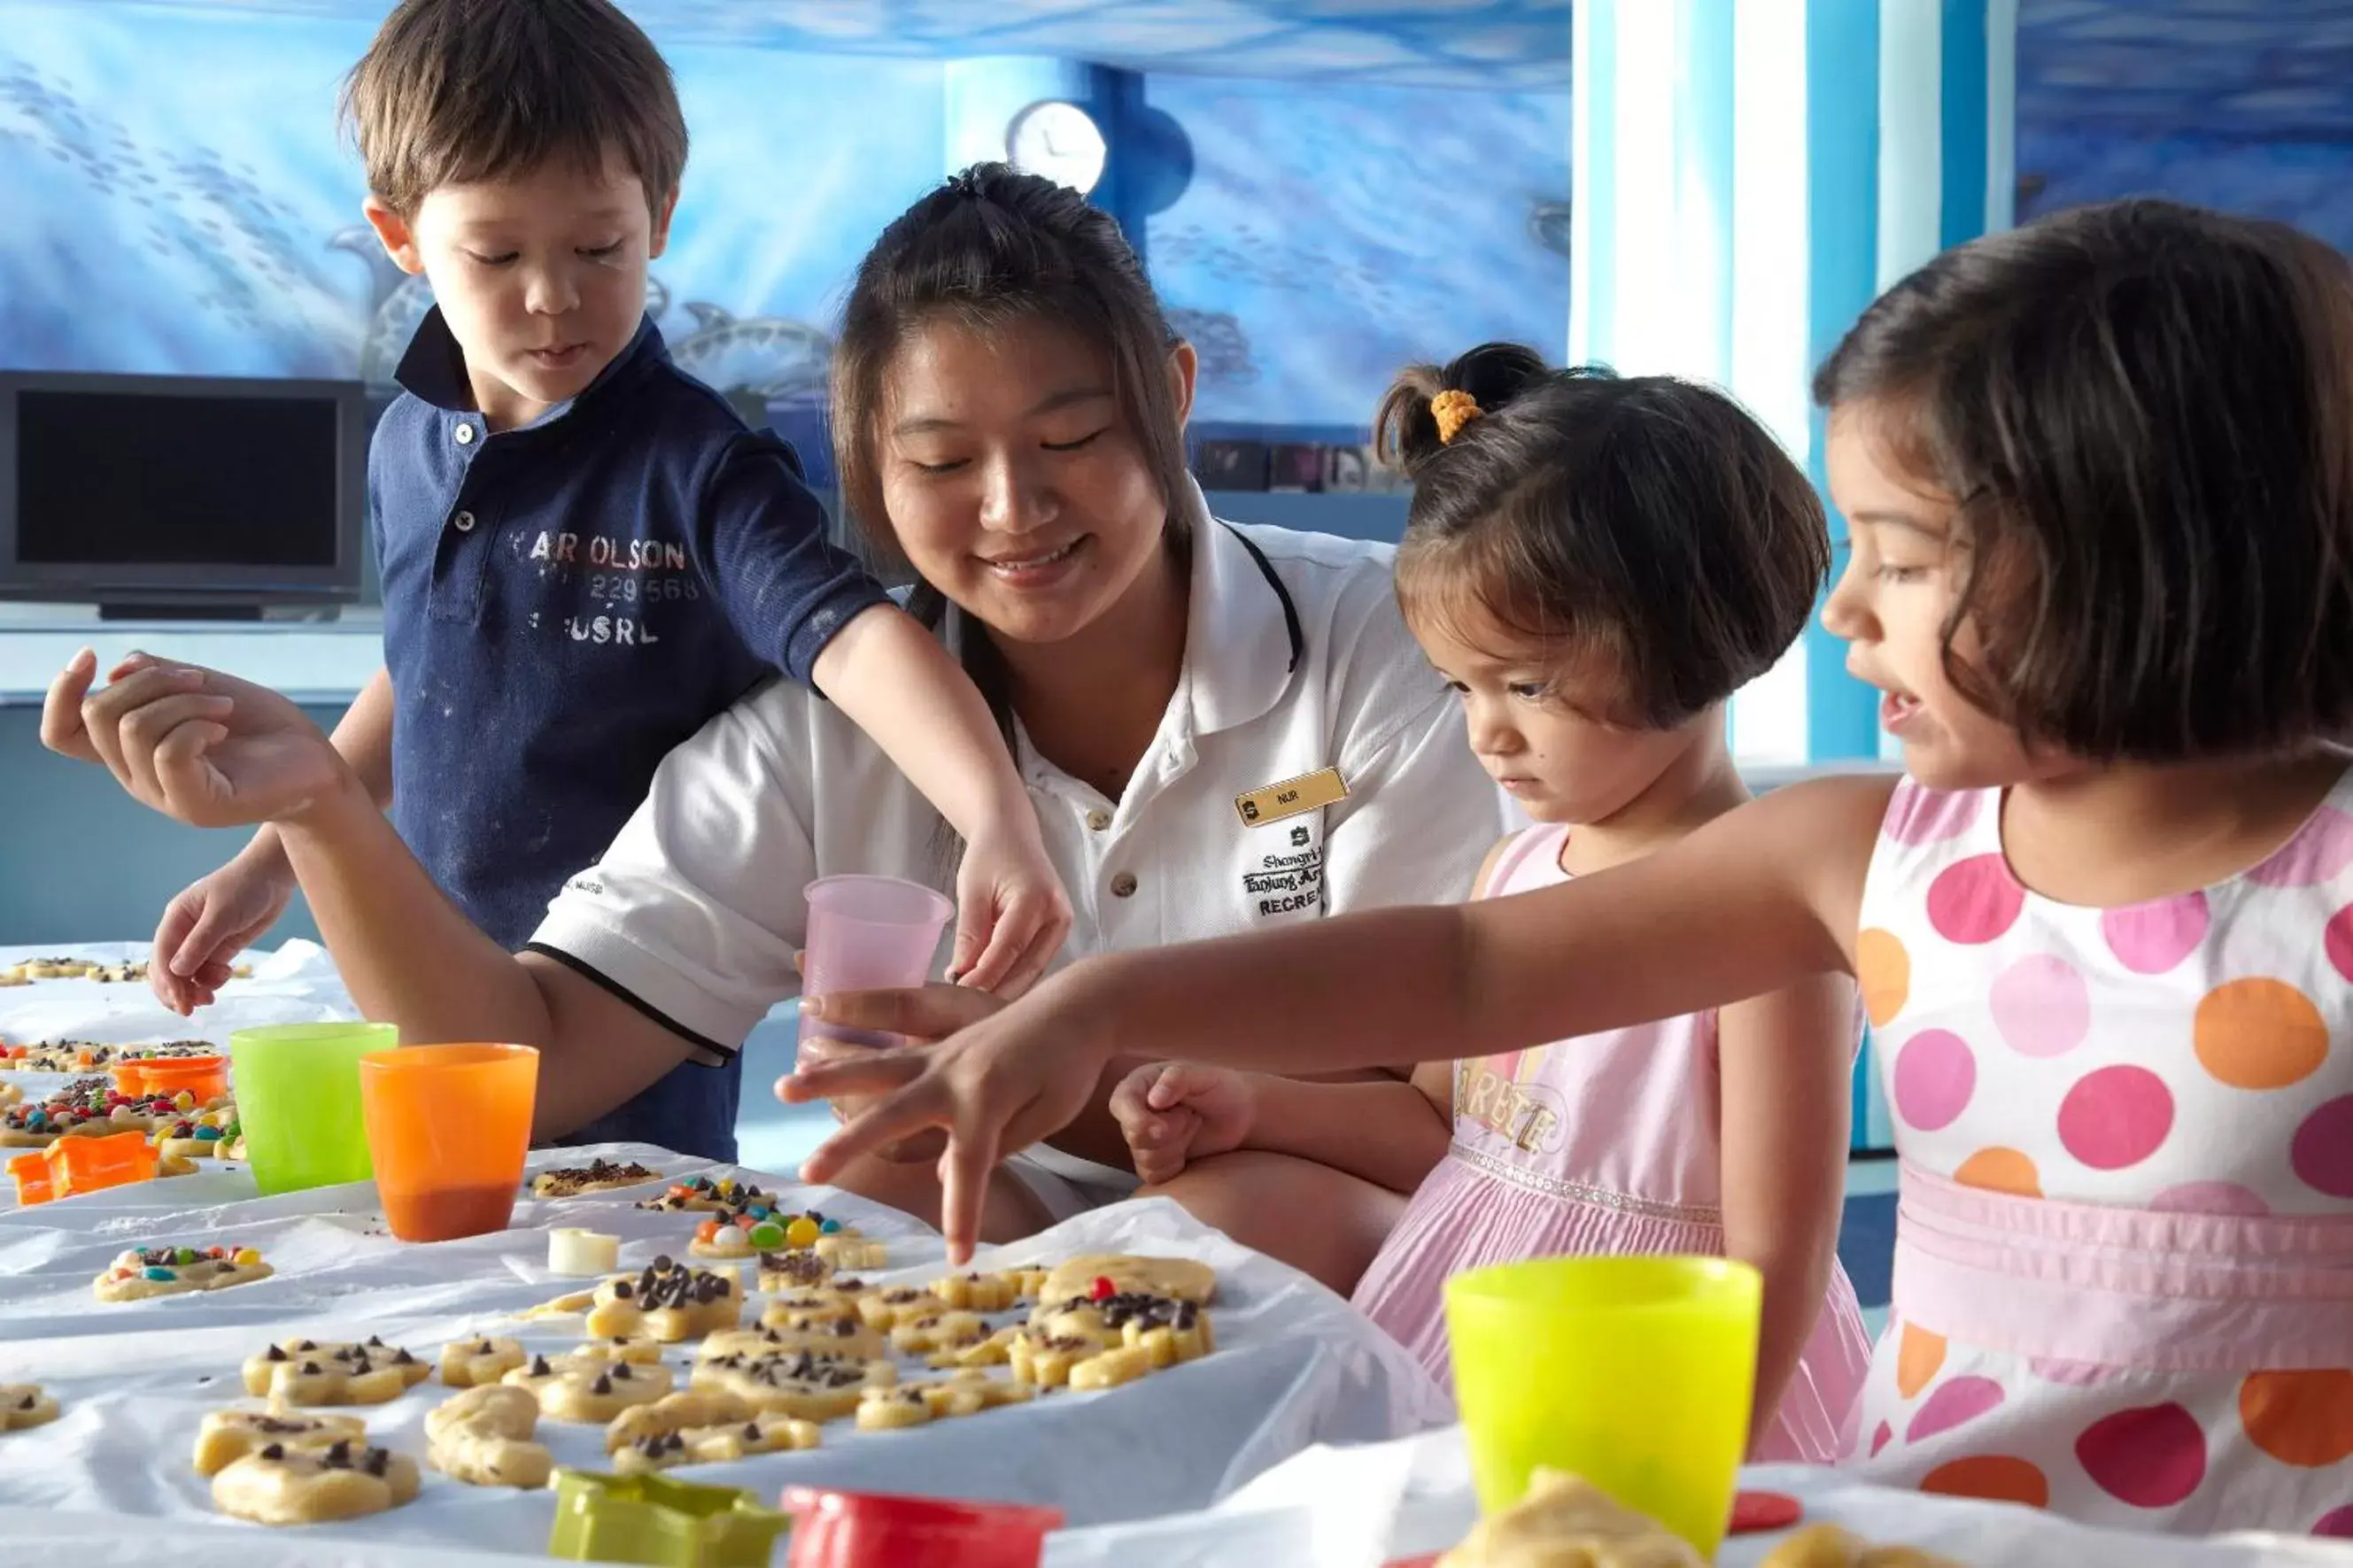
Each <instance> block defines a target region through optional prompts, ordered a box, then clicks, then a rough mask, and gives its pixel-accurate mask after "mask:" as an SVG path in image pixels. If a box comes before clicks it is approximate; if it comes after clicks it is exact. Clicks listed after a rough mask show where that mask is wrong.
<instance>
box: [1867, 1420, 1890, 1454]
mask: <svg viewBox="0 0 2353 1568" xmlns="http://www.w3.org/2000/svg"><path fill="white" fill-rule="evenodd" d="M1894 1438H1895V1428H1894V1427H1893V1426H1889V1425H1888V1424H1887V1423H1886V1422H1884V1421H1882V1422H1881V1423H1880V1424H1879V1429H1878V1430H1877V1431H1875V1432H1873V1434H1872V1435H1871V1457H1872V1458H1874V1459H1875V1458H1879V1451H1880V1450H1881V1449H1882V1448H1884V1447H1887V1445H1888V1444H1889V1443H1891V1442H1893V1441H1894Z"/></svg>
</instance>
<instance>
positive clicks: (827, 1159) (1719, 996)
mask: <svg viewBox="0 0 2353 1568" xmlns="http://www.w3.org/2000/svg"><path fill="white" fill-rule="evenodd" d="M1892 788H1893V784H1891V783H1890V782H1889V781H1887V780H1884V779H1870V778H1860V779H1825V780H1820V781H1816V782H1813V783H1810V784H1800V785H1794V786H1792V787H1790V788H1788V789H1785V790H1781V791H1778V792H1776V793H1775V794H1773V795H1767V796H1766V797H1764V798H1763V799H1761V800H1758V801H1755V802H1753V803H1751V804H1750V805H1745V806H1743V807H1741V808H1740V809H1739V810H1737V811H1734V812H1730V813H1727V814H1726V815H1725V816H1721V817H1719V818H1717V819H1716V820H1715V821H1714V822H1712V823H1710V824H1708V825H1707V826H1705V827H1703V828H1701V829H1700V830H1699V831H1697V832H1696V833H1694V834H1693V835H1692V836H1691V837H1688V838H1686V839H1684V840H1683V841H1682V842H1681V843H1678V844H1675V845H1672V846H1671V847H1668V848H1665V849H1662V850H1661V851H1659V852H1658V853H1657V854H1654V855H1651V856H1649V857H1646V858H1643V859H1641V860H1639V861H1635V862H1633V863H1631V864H1629V865H1626V866H1620V867H1617V868H1612V869H1610V870H1608V871H1603V872H1600V873H1599V874H1597V875H1594V876H1591V877H1581V878H1579V879H1577V880H1576V881H1574V882H1571V883H1568V884H1567V885H1566V886H1563V887H1558V888H1550V889H1545V890H1543V891H1541V892H1535V893H1526V894H1522V895H1519V896H1516V897H1514V898H1508V899H1496V900H1487V901H1484V902H1481V903H1475V904H1469V905H1463V906H1460V907H1454V908H1442V909H1409V910H1376V911H1372V912H1368V913H1366V914H1363V915H1358V916H1353V917H1349V918H1345V919H1339V920H1330V921H1315V922H1313V923H1310V924H1307V925H1303V926H1299V927H1296V928H1293V929H1291V930H1286V931H1276V932H1262V933H1253V934H1251V935H1249V936H1245V937H1240V938H1233V939H1229V940H1226V941H1223V942H1203V943H1198V944H1195V945H1191V946H1186V947H1177V948H1165V949H1161V950H1159V951H1156V952H1139V953H1121V954H1113V955H1108V956H1105V957H1103V958H1098V959H1094V960H1092V961H1090V962H1088V963H1082V964H1078V965H1075V966H1073V967H1072V968H1071V969H1070V970H1068V971H1066V972H1064V973H1062V974H1061V975H1060V976H1057V977H1056V978H1055V979H1053V980H1050V981H1049V982H1048V983H1047V984H1044V985H1042V986H1040V987H1039V989H1038V990H1037V991H1036V992H1034V993H1032V994H1031V995H1030V996H1029V997H1028V998H1027V999H1025V1000H1024V1001H1023V1002H1021V1003H1018V1004H1016V1005H1014V1006H1012V1007H1009V1008H1008V1009H1007V1010H1006V1011H1005V1012H1003V1013H1001V1014H999V1015H997V1016H995V1017H993V1018H991V1019H988V1020H987V1021H986V1022H984V1023H982V1024H980V1025H979V1026H976V1027H974V1028H972V1029H969V1030H966V1031H965V1032H964V1033H963V1034H961V1035H958V1036H956V1037H954V1038H952V1039H950V1040H948V1041H945V1042H944V1043H943V1044H942V1045H940V1046H938V1047H934V1048H933V1049H931V1050H929V1051H923V1052H878V1053H876V1054H875V1055H874V1056H872V1057H870V1058H863V1059H860V1060H855V1061H848V1062H841V1063H837V1064H833V1065H831V1066H828V1067H827V1068H821V1069H818V1070H815V1071H812V1072H811V1073H809V1074H807V1075H806V1076H805V1077H802V1076H797V1077H796V1078H795V1079H792V1080H790V1083H791V1090H790V1092H791V1095H792V1097H793V1098H796V1099H817V1098H822V1097H825V1096H827V1095H830V1094H838V1093H840V1092H843V1091H845V1090H859V1089H866V1090H876V1089H893V1090H895V1092H892V1093H890V1094H887V1095H885V1096H884V1097H883V1098H882V1099H881V1100H878V1101H877V1102H876V1104H875V1105H874V1106H873V1107H872V1108H871V1109H870V1110H868V1111H867V1113H866V1114H865V1115H864V1116H862V1117H860V1119H859V1120H857V1121H853V1122H852V1123H851V1124H850V1125H849V1126H848V1127H845V1128H843V1129H842V1130H841V1131H839V1133H837V1134H836V1135H835V1136H834V1137H833V1138H832V1139H831V1140H829V1141H828V1142H827V1143H826V1144H825V1145H824V1147H822V1148H821V1149H819V1150H818V1152H817V1154H816V1155H815V1156H813V1157H812V1158H811V1160H810V1162H809V1163H808V1165H807V1167H806V1173H807V1179H809V1180H811V1181H822V1180H824V1179H825V1175H826V1173H828V1172H829V1171H832V1170H836V1169H839V1165H840V1163H842V1162H843V1161H844V1160H846V1159H848V1158H849V1156H850V1155H852V1154H854V1153H856V1152H860V1151H862V1150H866V1149H871V1148H872V1147H875V1146H877V1145H879V1144H881V1143H884V1142H891V1141H892V1140H894V1139H897V1138H902V1137H904V1136H906V1135H907V1134H909V1133H911V1132H914V1131H920V1130H921V1129H923V1128H924V1127H929V1126H944V1127H946V1128H948V1129H949V1131H950V1133H951V1139H952V1142H951V1147H950V1149H949V1152H948V1153H947V1154H946V1155H944V1157H943V1162H942V1163H943V1174H944V1177H945V1178H946V1182H947V1202H946V1205H945V1206H944V1211H943V1215H942V1217H943V1220H944V1225H945V1228H946V1230H947V1234H948V1240H949V1246H950V1250H951V1252H952V1253H953V1254H955V1256H959V1257H961V1256H962V1255H963V1254H962V1253H961V1252H959V1251H957V1248H958V1247H962V1246H965V1245H968V1243H969V1240H970V1237H971V1228H970V1223H971V1216H970V1213H969V1208H970V1206H971V1205H976V1203H977V1200H978V1196H979V1194H981V1193H982V1192H983V1191H984V1190H985V1186H984V1184H985V1182H986V1178H987V1172H988V1171H989V1169H990V1168H991V1167H992V1166H994V1165H995V1163H997V1157H998V1152H999V1150H1000V1149H1005V1148H1020V1147H1022V1146H1024V1145H1026V1144H1028V1143H1029V1142H1035V1141H1036V1140H1038V1139H1039V1138H1041V1137H1043V1136H1045V1135H1046V1134H1047V1133H1049V1132H1050V1131H1053V1130H1054V1129H1055V1128H1057V1127H1059V1126H1060V1125H1061V1124H1062V1123H1063V1122H1064V1121H1068V1120H1069V1119H1070V1118H1071V1116H1072V1115H1073V1114H1075V1113H1076V1112H1077V1110H1079V1108H1080V1107H1081V1105H1082V1104H1083V1103H1084V1100H1085V1097H1086V1095H1087V1094H1088V1093H1090V1092H1091V1091H1092V1089H1093V1088H1094V1085H1095V1081H1096V1078H1097V1075H1098V1074H1099V1073H1100V1072H1101V1070H1102V1066H1103V1061H1104V1060H1105V1059H1106V1058H1107V1056H1108V1046H1107V1043H1108V1042H1109V1041H1112V1040H1114V1039H1115V1040H1117V1041H1118V1042H1119V1047H1120V1048H1121V1049H1122V1050H1123V1051H1126V1052H1129V1053H1131V1054H1134V1055H1138V1056H1145V1057H1155V1056H1156V1057H1164V1058H1172V1059H1185V1058H1192V1059H1196V1060H1206V1061H1215V1062H1222V1063H1225V1064H1227V1065H1229V1066H1247V1067H1250V1068H1256V1069H1258V1070H1260V1071H1267V1072H1277V1073H1282V1074H1285V1075H1287V1076H1298V1075H1303V1074H1307V1073H1316V1072H1335V1071H1340V1070H1344V1069H1345V1068H1355V1067H1366V1066H1377V1065H1379V1064H1381V1063H1385V1062H1397V1061H1406V1060H1419V1059H1435V1058H1444V1057H1458V1056H1472V1055H1478V1056H1483V1055H1487V1054H1490V1053H1492V1052H1496V1051H1504V1050H1514V1049H1521V1048H1525V1047H1532V1046H1536V1045H1541V1044H1543V1043H1545V1042H1546V1041H1548V1040H1557V1039H1566V1038H1568V1037H1573V1036H1577V1035H1588V1034H1593V1033H1596V1032H1598V1031H1599V1030H1603V1029H1609V1028H1619V1027H1623V1026H1627V1025H1630V1024H1635V1023H1641V1022H1644V1021H1646V1020H1650V1019H1653V1018H1664V1017H1673V1016H1677V1015H1679V1014H1683V1013H1690V1012H1696V1011H1698V1010H1699V1009H1701V1008H1704V1007H1721V1006H1726V1005H1730V1004H1732V1003H1735V1002H1737V1001H1740V1000H1742V999H1744V998H1746V997H1749V996H1755V995H1758V994H1763V993H1765V992H1768V991H1774V990H1778V989H1780V988H1782V987H1784V986H1788V985H1790V984H1794V983H1796V982H1797V981H1799V980H1801V979H1803V978H1805V977H1806V976H1808V975H1811V974H1818V973H1825V972H1831V971H1838V970H1844V969H1847V968H1849V966H1850V963H1851V959H1850V950H1851V948H1852V943H1853V940H1854V930H1855V917H1856V910H1857V908H1858V906H1859V903H1860V900H1861V897H1862V881H1863V874H1864V872H1865V870H1866V869H1867V868H1868V867H1869V864H1870V858H1871V848H1872V845H1873V841H1874V839H1875V837H1876V835H1877V832H1878V827H1879V824H1880V820H1881V818H1882V817H1883V816H1884V814H1885V810H1886V805H1887V799H1888V795H1889V793H1890V791H1891V790H1892ZM816 1005H817V1007H818V1016H825V1013H824V1004H823V1000H822V999H821V998H820V999H818V1000H817V1002H816Z"/></svg>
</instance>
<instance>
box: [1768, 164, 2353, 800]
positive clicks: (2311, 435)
mask: <svg viewBox="0 0 2353 1568" xmlns="http://www.w3.org/2000/svg"><path fill="white" fill-rule="evenodd" d="M1814 397H1815V399H1816V401H1818V402H1820V403H1821V404H1822V405H1825V406H1827V407H1829V408H1831V410H1833V411H1834V413H1836V414H1837V415H1839V416H1843V417H1845V418H1850V419H1861V420H1865V421H1867V423H1865V424H1864V425H1862V426H1860V428H1861V430H1862V433H1863V434H1865V435H1867V436H1868V437H1870V438H1872V439H1873V440H1875V441H1877V442H1878V443H1880V447H1879V449H1880V451H1881V453H1882V454H1883V457H1884V458H1886V459H1887V461H1888V463H1889V466H1890V467H1891V468H1894V469H1896V470H1899V471H1901V472H1904V473H1907V474H1909V475H1912V476H1914V477H1915V479H1916V480H1917V481H1918V483H1919V484H1920V486H1921V487H1922V489H1935V490H1940V491H1942V492H1944V493H1945V494H1946V495H1947V496H1949V497H1951V498H1953V499H1954V500H1956V501H1957V502H1958V507H1957V511H1956V514H1955V519H1956V521H1955V525H1954V526H1955V530H1956V535H1955V537H1956V542H1957V545H1958V546H1959V554H1958V557H1957V559H1958V560H1959V562H1960V563H1961V571H1962V573H1963V576H1962V584H1963V585H1962V589H1961V592H1960V596H1959V600H1958V603H1957V605H1956V606H1955V609H1954V611H1953V614H1952V616H1951V617H1950V618H1949V620H1948V621H1947V624H1946V626H1945V666H1946V669H1947V675H1948V676H1949V678H1950V679H1951V680H1952V681H1953V683H1954V686H1955V688H1956V689H1958V690H1959V691H1960V692H1962V693H1963V694H1964V695H1965V696H1967V697H1968V699H1969V700H1971V701H1973V702H1975V703H1977V704H1978V706H1979V707H1981V708H1983V709H1984V710H1986V711H1988V712H1989V713H1993V714H1995V715H1997V716H1999V717H2000V718H2001V719H2003V720H2004V721H2007V722H2009V723H2010V724H2011V725H2013V726H2015V727H2016V728H2017V730H2018V731H2019V732H2020V733H2021V735H2022V736H2024V737H2026V738H2027V739H2029V740H2030V741H2033V742H2040V743H2043V744H2048V745H2052V746H2055V747H2057V748H2060V749H2062V750H2063V751H2065V752H2069V753H2071V754H2073V755H2077V756H2081V757H2085V758H2091V759H2096V760H2103V761H2113V760H2118V759H2132V760H2136V761H2140V762H2147V763H2173V762H2185V761H2189V760H2193V759H2199V758H2211V757H2227V756H2234V755H2251V754H2259V753H2264V752H2278V751H2283V750H2291V749H2295V748H2297V747H2300V746H2303V745H2306V744H2309V743H2310V742H2313V741H2314V740H2316V739H2342V738H2344V737H2345V736H2346V734H2347V732H2348V727H2353V572H2349V571H2348V564H2353V540H2348V531H2349V530H2353V268H2348V264H2347V262H2346V259H2345V258H2343V257H2342V256H2339V255H2338V254H2337V252H2336V251H2334V250H2331V249H2330V248H2329V247H2327V246H2326V245H2323V244H2322V243H2321V242H2320V241H2318V240H2316V239H2313V238H2311V237H2308V236H2306V235H2303V234H2299V233H2297V232H2296V231H2295V230H2294V229H2292V228H2289V227H2287V226H2284V225H2281V224H2275V223H2267V222H2261V221H2257V220H2254V219H2249V218H2240V217H2232V216H2225V215H2222V214H2220V213H2212V212H2206V211H2201V210H2200V209H2198V208H2195V207H2187V206H2180V205H2175V204H2173V203H2170V202H2158V201H2127V202H2115V203H2108V204H2104V205H2097V206H2088V207H2079V208H2076V209H2073V210H2072V211H2068V212H2063V213H2058V214H2054V215H2052V216H2050V217H2046V218H2042V219H2039V220H2037V221H2035V222H2033V223H2031V224H2028V225H2026V226H2024V227H2021V228H2018V229H2013V230H2011V231H2010V232H2008V233H2004V234H1999V235H1991V236H1989V237H1986V238H1983V239H1980V240H1977V241H1975V242H1973V243H1971V244H1969V245H1967V246H1963V247H1960V248H1958V249H1956V250H1950V251H1947V252H1946V253H1945V254H1944V255H1942V256H1939V257H1937V258H1936V259H1935V260H1933V261H1931V262H1929V263H1928V264H1927V265H1926V267H1923V268H1920V269H1919V270H1918V271H1917V272H1915V273H1913V274H1912V275H1911V276H1910V277H1908V278H1906V279H1904V280H1903V281H1902V282H1900V283H1898V284H1896V285H1895V287H1894V288H1893V289H1889V290H1888V291H1887V292H1886V293H1885V294H1884V295H1883V296H1881V297H1880V299H1879V300H1878V301H1877V302H1875V303H1874V304H1873V305H1872V307H1871V308H1870V309H1869V310H1866V311H1864V312H1863V315H1862V320H1861V321H1857V322H1856V323H1855V325H1854V327H1853V329H1852V331H1849V332H1848V333H1847V335H1846V337H1845V340H1844V341H1843V342H1841V343H1840V344H1839V346H1838V348H1837V350H1836V351H1835V352H1833V353H1831V356H1830V358H1829V360H1828V361H1827V362H1825V363H1823V365H1822V367H1821V370H1820V374H1818V375H1817V376H1816V377H1815V379H1814ZM1965 624H1968V625H1973V626H1974V627H1975V629H1976V631H1977V634H1978V643H1979V645H1980V646H1981V647H1982V649H1983V652H1982V653H1980V654H1977V655H1975V656H1974V657H1973V658H1969V659H1963V658H1958V657H1957V656H1956V655H1955V653H1954V649H1953V643H1954V638H1955V637H1956V636H1957V634H1958V633H1959V631H1960V629H1961V627H1962V626H1964V625H1965Z"/></svg>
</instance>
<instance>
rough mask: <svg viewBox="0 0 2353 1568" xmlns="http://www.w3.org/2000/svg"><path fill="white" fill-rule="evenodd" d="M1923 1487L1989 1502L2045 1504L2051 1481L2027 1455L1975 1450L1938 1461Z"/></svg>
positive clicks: (1923, 1488)
mask: <svg viewBox="0 0 2353 1568" xmlns="http://www.w3.org/2000/svg"><path fill="white" fill-rule="evenodd" d="M1920 1489H1921V1490H1922V1491H1924V1492H1934V1493H1936V1495H1937V1496H1939V1497H1966V1498H1980V1499H1982V1500H1985V1501H1987V1502H2016V1503H2024V1504H2025V1505H2026V1506H2027V1507H2028V1508H2046V1507H2048V1506H2049V1505H2050V1502H2051V1483H2050V1482H2049V1481H2048V1480H2046V1479H2043V1475H2042V1471H2041V1470H2040V1469H2037V1468H2035V1467H2034V1466H2033V1465H2031V1464H2029V1463H2028V1462H2027V1461H2026V1460H2024V1459H2013V1458H2010V1457H2009V1456H2007V1455H2004V1454H1972V1455H1971V1456H1969V1458H1966V1459H1953V1460H1950V1461H1948V1462H1947V1463H1945V1464H1942V1465H1938V1466H1937V1467H1936V1468H1935V1469H1933V1470H1930V1471H1929V1472H1928V1473H1927V1474H1926V1476H1924V1477H1923V1478H1921V1481H1920Z"/></svg>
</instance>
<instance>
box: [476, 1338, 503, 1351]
mask: <svg viewBox="0 0 2353 1568" xmlns="http://www.w3.org/2000/svg"><path fill="white" fill-rule="evenodd" d="M497 1348H498V1347H497V1346H496V1345H493V1344H492V1343H491V1342H490V1341H488V1340H484V1341H483V1342H481V1343H480V1345H478V1346H477V1347H475V1350H474V1353H475V1354H476V1355H489V1354H490V1353H491V1352H492V1351H494V1350H496V1349H497Z"/></svg>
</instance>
